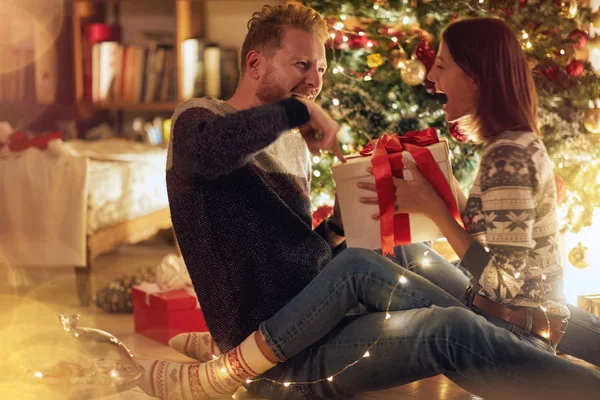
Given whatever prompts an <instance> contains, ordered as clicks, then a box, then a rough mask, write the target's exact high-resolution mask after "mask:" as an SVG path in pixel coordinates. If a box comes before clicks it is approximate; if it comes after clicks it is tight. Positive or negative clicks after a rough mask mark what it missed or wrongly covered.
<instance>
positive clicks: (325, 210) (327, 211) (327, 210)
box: [312, 206, 333, 228]
mask: <svg viewBox="0 0 600 400" xmlns="http://www.w3.org/2000/svg"><path fill="white" fill-rule="evenodd" d="M332 212H333V207H331V206H321V207H319V208H317V210H316V211H315V212H314V213H313V214H312V224H313V228H314V227H316V226H317V225H319V224H320V223H321V222H323V220H325V218H327V217H329V216H330V215H331V213H332Z"/></svg>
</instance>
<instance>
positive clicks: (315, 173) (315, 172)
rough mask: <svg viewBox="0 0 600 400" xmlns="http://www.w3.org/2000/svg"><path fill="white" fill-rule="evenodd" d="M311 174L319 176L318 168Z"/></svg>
mask: <svg viewBox="0 0 600 400" xmlns="http://www.w3.org/2000/svg"><path fill="white" fill-rule="evenodd" d="M313 175H314V176H316V177H317V178H318V177H320V176H321V171H319V170H318V169H315V170H314V171H313Z"/></svg>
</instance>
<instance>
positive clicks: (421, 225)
mask: <svg viewBox="0 0 600 400" xmlns="http://www.w3.org/2000/svg"><path fill="white" fill-rule="evenodd" d="M426 149H428V150H429V151H430V152H431V154H432V155H433V158H434V160H435V161H436V162H437V165H438V166H439V168H440V170H441V171H442V174H443V175H444V177H445V178H446V181H448V183H449V185H450V189H451V191H452V195H453V197H454V200H455V201H457V190H458V189H457V188H456V187H455V185H454V179H452V165H451V164H450V159H449V149H448V143H446V142H445V141H440V142H439V143H435V144H432V145H430V146H427V147H426ZM402 160H403V162H404V161H405V160H409V161H412V162H414V159H413V157H412V156H411V155H410V153H409V152H408V151H404V152H403V153H402ZM368 167H371V156H366V157H360V156H359V157H356V158H350V159H348V160H347V162H346V163H345V164H342V163H338V164H336V165H334V166H333V167H332V173H333V179H334V180H335V183H336V187H337V189H336V190H337V196H338V201H339V203H340V211H341V213H342V220H343V221H344V231H345V234H346V245H347V246H348V247H360V248H365V249H372V250H375V249H381V233H380V227H379V220H374V219H373V218H371V215H373V214H374V213H376V212H379V208H378V207H377V206H375V205H373V204H363V203H361V202H360V200H359V199H360V198H361V197H376V196H377V194H376V193H375V192H371V191H368V190H365V189H360V188H358V187H357V183H358V182H370V183H375V177H374V176H373V175H371V174H369V173H368V172H367V171H366V169H367V168H368ZM403 173H404V179H407V180H411V179H412V174H411V173H410V171H409V170H408V169H406V168H405V169H404V172H403ZM409 220H410V235H411V243H418V242H424V241H429V240H434V239H438V238H440V237H442V234H441V232H440V231H439V229H438V227H437V225H436V224H435V223H434V222H433V221H432V220H431V219H429V218H427V217H426V216H424V215H422V214H409Z"/></svg>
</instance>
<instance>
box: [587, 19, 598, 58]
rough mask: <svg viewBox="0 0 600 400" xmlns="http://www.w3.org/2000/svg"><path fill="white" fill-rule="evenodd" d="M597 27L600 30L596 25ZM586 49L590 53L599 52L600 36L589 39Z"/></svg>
mask: <svg viewBox="0 0 600 400" xmlns="http://www.w3.org/2000/svg"><path fill="white" fill-rule="evenodd" d="M598 27H599V28H600V25H598ZM587 48H588V50H589V51H591V52H598V51H600V35H596V36H594V37H592V38H589V40H588V42H587Z"/></svg>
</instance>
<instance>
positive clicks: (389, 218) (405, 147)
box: [360, 128, 462, 255]
mask: <svg viewBox="0 0 600 400" xmlns="http://www.w3.org/2000/svg"><path fill="white" fill-rule="evenodd" d="M435 143H439V139H438V137H437V133H436V131H435V128H427V129H425V130H423V131H413V132H408V133H407V134H405V135H404V136H399V135H398V134H393V135H384V136H383V137H382V138H380V139H374V140H371V141H370V142H369V143H368V144H367V145H366V146H365V147H364V149H363V150H362V151H361V152H360V155H361V156H369V155H371V154H372V157H371V165H372V166H373V174H374V175H375V186H376V189H377V199H378V202H379V215H380V220H379V221H380V227H381V250H382V251H383V254H384V255H387V254H391V255H395V254H394V246H401V245H404V244H408V243H411V237H410V221H409V217H408V214H395V213H394V207H395V202H396V195H395V191H394V181H393V179H392V177H393V176H395V177H398V178H404V175H403V169H404V164H403V163H402V152H403V151H408V152H409V153H410V154H411V155H412V156H413V158H414V159H415V163H416V164H417V166H418V167H419V170H420V171H421V173H422V174H423V176H425V178H426V179H427V180H428V181H429V182H430V183H431V184H432V186H433V188H434V189H435V191H436V192H437V194H438V195H439V196H440V197H441V198H442V200H443V201H444V203H445V204H446V206H447V207H448V210H449V211H450V213H451V214H452V216H453V217H454V219H455V220H456V221H457V222H458V223H460V224H461V225H462V220H461V217H460V212H459V211H458V205H457V204H456V200H455V199H454V196H453V194H452V189H451V188H450V185H449V184H448V181H447V180H446V178H445V177H444V174H443V173H442V171H441V170H440V167H439V166H438V165H437V162H436V161H435V159H434V158H433V155H432V154H431V152H430V151H429V150H427V148H426V146H429V145H432V144H435Z"/></svg>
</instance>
